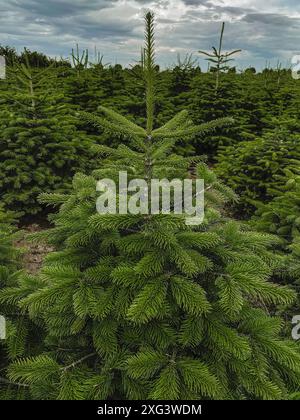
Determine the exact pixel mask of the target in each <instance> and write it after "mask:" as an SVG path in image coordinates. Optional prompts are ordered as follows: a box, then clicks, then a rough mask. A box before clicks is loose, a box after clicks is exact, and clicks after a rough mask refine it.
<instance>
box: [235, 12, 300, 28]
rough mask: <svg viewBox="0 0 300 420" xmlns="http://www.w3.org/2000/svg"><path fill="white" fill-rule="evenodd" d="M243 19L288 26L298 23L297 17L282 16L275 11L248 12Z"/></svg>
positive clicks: (249, 21)
mask: <svg viewBox="0 0 300 420" xmlns="http://www.w3.org/2000/svg"><path fill="white" fill-rule="evenodd" d="M243 20H244V21H245V22H248V23H255V22H259V23H263V24H267V25H276V26H289V25H299V22H300V21H299V18H293V17H289V16H284V15H281V14H277V13H249V14H247V15H246V16H244V17H243Z"/></svg>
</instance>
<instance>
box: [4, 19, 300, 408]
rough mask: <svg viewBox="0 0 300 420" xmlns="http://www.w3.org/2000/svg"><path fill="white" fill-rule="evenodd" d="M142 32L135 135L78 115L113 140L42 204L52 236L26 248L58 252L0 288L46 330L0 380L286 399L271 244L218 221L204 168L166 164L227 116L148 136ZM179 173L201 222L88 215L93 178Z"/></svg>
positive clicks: (214, 183)
mask: <svg viewBox="0 0 300 420" xmlns="http://www.w3.org/2000/svg"><path fill="white" fill-rule="evenodd" d="M153 32H154V27H153V16H152V14H151V13H148V14H147V15H146V47H145V51H144V56H143V61H142V65H141V67H140V68H139V69H138V71H139V72H140V76H142V78H143V79H144V83H145V86H146V95H145V108H146V113H145V116H146V118H145V120H144V121H145V125H144V127H145V128H143V126H141V125H139V124H136V123H135V122H133V121H132V120H131V119H127V118H124V117H123V116H122V115H121V114H119V113H117V112H115V111H112V110H110V109H108V108H107V107H105V106H103V104H102V105H101V107H100V108H98V112H97V115H93V114H90V113H87V112H81V113H80V114H79V115H80V117H81V121H82V124H84V125H85V124H86V125H92V126H93V127H94V130H97V129H99V128H100V129H101V130H102V135H103V138H104V139H109V138H110V136H114V137H115V138H116V139H119V141H120V139H122V142H121V144H120V145H119V146H118V147H116V148H113V147H109V146H107V145H94V146H93V147H92V148H91V151H92V153H93V154H94V156H96V155H99V156H101V157H102V160H101V164H100V167H99V169H97V170H96V171H94V172H93V174H92V175H89V176H88V175H83V174H77V175H76V176H75V177H74V179H73V185H72V190H70V191H69V192H67V193H65V194H61V193H58V192H56V193H55V194H42V195H41V197H40V201H41V202H42V203H46V204H48V205H55V206H60V210H59V212H58V214H56V215H53V216H51V220H52V222H53V223H54V228H52V229H50V230H48V231H44V232H42V233H39V234H36V235H34V239H36V240H38V241H41V240H46V241H47V242H48V243H49V244H51V245H54V246H55V248H56V251H55V252H53V253H50V254H49V255H48V257H47V259H46V262H45V264H44V266H43V268H42V270H41V272H39V273H37V274H36V275H35V276H33V277H32V276H30V277H28V276H26V275H25V276H24V275H22V276H20V277H19V278H17V279H16V280H17V285H16V284H13V285H12V287H11V285H7V284H6V285H4V288H3V289H2V290H1V292H0V301H1V302H2V304H10V303H13V304H14V305H17V307H18V310H21V311H22V313H23V314H26V315H27V316H28V317H29V318H30V320H31V321H30V322H33V323H36V325H38V326H39V327H41V328H42V329H43V331H44V332H45V337H44V347H43V348H42V349H41V350H40V351H37V352H36V355H33V357H32V355H30V354H29V353H27V354H26V356H27V357H26V358H21V359H19V360H16V361H14V362H13V363H12V364H11V365H10V367H9V369H8V378H9V379H8V381H10V382H11V383H12V384H15V385H17V384H22V385H23V386H24V387H25V388H26V390H27V392H29V395H30V397H31V398H33V399H61V400H63V399H96V400H98V399H107V398H110V399H114V398H117V399H120V398H125V399H126V398H129V399H197V398H198V399H201V398H208V399H219V398H221V399H270V400H272V399H273V400H274V399H284V398H289V396H290V395H291V394H292V393H294V392H296V391H297V390H298V387H299V383H300V353H299V349H298V346H297V345H296V344H295V343H293V342H291V341H289V340H288V339H286V338H285V337H284V335H283V327H284V322H283V320H282V319H280V318H279V317H278V316H277V315H276V313H277V309H279V307H280V309H281V310H283V308H286V307H287V306H288V305H290V304H292V303H293V302H294V301H295V299H296V294H295V293H294V292H293V291H292V290H291V289H289V288H287V287H286V286H278V285H275V284H273V283H272V282H271V281H270V280H271V279H272V276H275V275H278V273H279V272H280V271H282V270H283V269H284V265H283V264H284V262H285V259H284V258H282V256H281V255H279V254H276V253H275V252H274V250H273V249H272V248H275V247H276V246H277V245H278V244H279V241H278V239H277V238H276V237H275V236H272V235H267V234H264V233H257V232H255V231H253V230H251V229H249V228H248V227H246V226H244V225H242V224H240V223H238V222H235V221H233V220H231V219H229V218H228V217H226V216H225V215H224V211H223V205H224V202H226V201H228V200H229V201H230V200H231V201H232V200H235V199H236V196H235V194H234V193H233V192H232V191H231V189H229V188H228V187H227V186H225V185H224V184H222V182H220V181H219V180H218V178H217V177H216V175H215V174H214V173H213V172H212V171H211V170H210V169H209V168H208V166H207V165H206V164H205V163H203V160H202V158H197V157H195V156H193V157H188V158H187V157H184V156H180V155H178V154H176V151H177V152H178V150H182V149H180V148H178V147H177V146H176V143H177V142H178V141H179V142H181V145H183V144H192V143H191V142H192V140H193V139H195V138H196V137H197V139H198V141H199V139H202V138H203V137H205V136H207V135H208V134H210V135H211V133H212V132H215V131H216V130H217V129H218V128H220V127H225V128H226V127H230V126H231V125H232V124H233V120H232V119H230V118H227V119H226V118H225V119H224V118H223V119H220V120H215V121H211V122H209V123H206V124H205V123H204V124H201V125H194V124H192V122H191V120H190V118H189V116H188V113H187V112H185V111H181V112H179V114H177V115H176V116H175V117H174V118H172V119H171V120H170V121H169V122H167V123H166V124H164V125H162V126H161V127H158V126H157V124H158V121H159V118H160V117H159V118H158V119H156V118H155V117H154V115H155V99H156V97H158V100H160V98H161V96H160V91H159V88H160V86H161V85H160V84H159V83H158V84H157V83H156V79H157V77H159V74H158V69H157V67H156V66H155V63H154V33H153ZM83 57H84V56H83ZM77 70H78V69H77ZM84 70H85V69H84V66H83V68H81V67H80V68H79V74H78V72H77V75H76V77H78V80H81V79H80V77H81V74H80V73H82V72H83V71H84ZM102 70H103V69H102ZM120 70H121V69H120ZM81 100H84V98H83V97H81ZM170 109H172V107H171V106H170ZM141 118H142V116H141ZM138 120H139V119H138ZM138 123H140V122H139V121H138ZM223 129H224V128H223ZM102 143H105V142H102ZM249 144H250V143H249ZM191 165H192V166H193V172H194V173H195V174H196V175H197V176H198V177H199V178H201V179H204V180H205V210H206V211H205V219H204V222H203V223H202V224H200V225H199V226H190V225H188V224H186V220H185V215H184V214H183V215H182V216H180V215H174V214H170V215H161V214H160V215H141V214H137V215H119V214H98V213H97V212H96V208H95V202H96V200H97V194H98V193H97V191H96V183H97V180H99V179H103V178H110V179H113V180H115V181H116V183H118V173H119V171H120V170H124V169H126V170H127V171H128V177H129V179H134V178H137V177H139V178H142V179H145V180H146V181H147V182H148V184H149V181H150V179H152V178H153V177H154V178H159V179H162V178H168V179H173V178H180V179H184V178H187V177H189V176H190V168H191ZM7 286H9V287H7ZM12 386H13V385H12Z"/></svg>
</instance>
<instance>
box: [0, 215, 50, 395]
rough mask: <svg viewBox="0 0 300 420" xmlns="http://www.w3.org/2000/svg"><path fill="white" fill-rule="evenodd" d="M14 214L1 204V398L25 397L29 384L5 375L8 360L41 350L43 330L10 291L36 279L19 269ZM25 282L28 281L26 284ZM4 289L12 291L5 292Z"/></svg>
mask: <svg viewBox="0 0 300 420" xmlns="http://www.w3.org/2000/svg"><path fill="white" fill-rule="evenodd" d="M14 222H15V220H14V215H13V214H12V213H7V212H4V211H3V210H2V209H1V208H0V292H4V293H5V294H6V298H5V302H4V301H1V302H0V315H1V316H3V317H5V330H6V338H5V340H1V341H0V371H1V373H0V399H1V400H7V399H24V398H28V397H29V393H28V386H26V385H24V384H18V383H15V382H12V381H10V380H9V378H7V376H6V373H7V371H6V370H7V367H8V364H9V363H10V362H12V361H14V360H16V359H18V358H19V357H25V356H26V357H28V356H30V355H32V354H34V353H35V352H37V351H39V352H40V351H41V347H40V345H42V341H41V337H42V335H43V334H42V332H41V330H40V329H39V328H38V326H37V324H36V323H35V324H33V323H32V322H31V321H30V320H29V318H28V315H27V314H24V313H22V311H21V310H20V308H18V305H17V301H16V299H15V298H14V296H13V294H14V292H16V291H17V290H18V291H19V287H20V285H22V287H24V288H26V287H28V285H31V286H32V285H34V284H35V279H34V278H32V277H30V276H29V275H26V274H24V272H23V271H22V270H21V263H22V259H21V257H22V251H21V250H20V249H18V248H17V247H16V246H15V241H16V240H17V239H19V238H20V235H21V233H20V232H17V230H16V228H14V227H13V223H14ZM25 285H27V286H26V287H25ZM7 290H10V291H11V292H12V295H11V296H9V294H7V293H6V292H7Z"/></svg>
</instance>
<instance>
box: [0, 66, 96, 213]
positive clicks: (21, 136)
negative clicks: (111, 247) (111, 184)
mask: <svg viewBox="0 0 300 420" xmlns="http://www.w3.org/2000/svg"><path fill="white" fill-rule="evenodd" d="M53 79H55V73H54V75H52V72H51V69H50V70H48V69H46V70H45V71H43V72H35V71H34V70H33V69H31V68H30V65H29V62H27V64H26V65H25V64H21V65H18V66H17V67H16V68H15V70H14V71H13V72H12V73H11V74H10V77H9V78H8V79H7V82H3V83H6V84H7V85H8V86H9V87H10V89H9V90H7V91H5V92H3V93H4V94H3V96H2V100H1V104H0V130H1V132H0V188H1V199H2V203H3V204H5V205H6V207H7V208H9V209H11V210H17V211H21V212H23V214H34V213H37V212H38V211H40V210H41V208H40V206H39V205H38V203H37V197H38V195H39V194H40V193H42V192H50V191H54V190H55V191H64V190H65V189H66V188H67V187H68V184H69V183H70V180H71V177H72V175H73V174H74V173H76V171H77V170H80V169H85V170H86V171H88V170H89V167H90V166H91V158H92V155H91V153H90V146H91V144H92V142H93V140H92V138H89V137H88V136H87V135H85V134H84V135H83V134H82V133H81V132H80V131H78V130H76V120H75V116H74V112H73V113H72V112H71V110H70V109H68V107H67V105H66V104H65V103H64V100H63V95H62V94H59V93H58V92H55V91H54V90H53V88H51V83H52V84H54V83H55V80H53Z"/></svg>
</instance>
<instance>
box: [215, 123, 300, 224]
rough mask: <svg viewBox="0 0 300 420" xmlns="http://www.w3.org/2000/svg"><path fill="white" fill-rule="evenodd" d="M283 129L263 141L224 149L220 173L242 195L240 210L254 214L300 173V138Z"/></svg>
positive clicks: (219, 161)
mask: <svg viewBox="0 0 300 420" xmlns="http://www.w3.org/2000/svg"><path fill="white" fill-rule="evenodd" d="M296 130H297V128H294V129H293V131H291V129H290V130H288V129H287V128H286V127H284V126H281V127H279V128H276V129H275V130H271V131H269V132H266V133H265V134H264V135H263V136H262V137H261V138H258V139H257V140H255V141H251V142H242V143H240V144H239V145H238V146H230V147H227V148H223V149H222V151H221V152H220V154H219V156H218V165H217V167H216V172H217V174H218V175H219V176H220V177H221V178H222V179H223V180H224V181H226V183H227V184H228V185H229V186H230V187H232V188H233V189H234V190H235V191H236V192H237V193H238V194H239V196H240V203H239V206H238V207H237V210H239V211H241V212H242V214H243V216H245V215H248V216H249V215H251V213H253V208H255V207H257V206H259V205H260V204H261V203H262V202H268V201H270V200H271V199H272V198H274V196H276V195H278V193H280V192H281V191H283V190H284V186H285V184H286V182H287V180H288V179H289V178H290V177H292V176H297V175H299V174H300V172H299V171H300V165H299V163H300V159H299V158H300V135H299V134H298V132H296Z"/></svg>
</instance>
